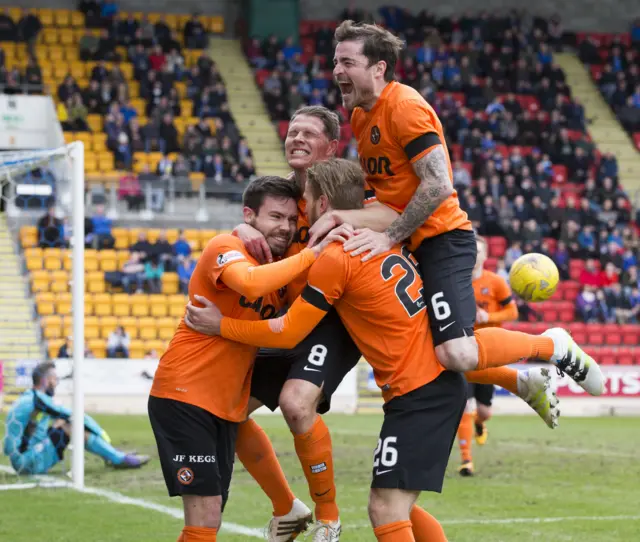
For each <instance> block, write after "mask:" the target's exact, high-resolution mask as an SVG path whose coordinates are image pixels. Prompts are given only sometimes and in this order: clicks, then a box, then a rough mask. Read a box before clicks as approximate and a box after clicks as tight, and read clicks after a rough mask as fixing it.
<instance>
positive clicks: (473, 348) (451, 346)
mask: <svg viewBox="0 0 640 542" xmlns="http://www.w3.org/2000/svg"><path fill="white" fill-rule="evenodd" d="M436 355H437V356H438V361H439V362H440V363H441V364H442V366H443V367H445V368H446V369H449V370H450V371H456V372H459V373H464V372H466V371H473V370H475V369H476V368H477V366H478V345H477V344H476V342H475V339H474V338H473V337H463V338H460V339H452V340H450V341H447V342H445V343H442V344H439V345H438V346H436Z"/></svg>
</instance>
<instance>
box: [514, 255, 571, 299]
mask: <svg viewBox="0 0 640 542" xmlns="http://www.w3.org/2000/svg"><path fill="white" fill-rule="evenodd" d="M559 280H560V276H559V274H558V268H557V267H556V264H555V263H553V260H552V259H551V258H549V257H547V256H545V255H544V254H536V253H532V254H524V255H522V256H520V257H519V258H518V259H517V260H516V261H515V262H513V265H512V266H511V271H510V272H509V283H510V284H511V289H512V290H513V291H514V293H515V294H516V295H517V296H518V297H520V298H522V299H524V300H525V301H545V300H547V299H549V298H550V297H551V296H552V295H553V294H554V292H555V291H556V288H557V287H558V281H559Z"/></svg>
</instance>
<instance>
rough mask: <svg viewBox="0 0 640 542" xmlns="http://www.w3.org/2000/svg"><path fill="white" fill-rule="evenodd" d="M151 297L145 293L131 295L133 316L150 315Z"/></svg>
mask: <svg viewBox="0 0 640 542" xmlns="http://www.w3.org/2000/svg"><path fill="white" fill-rule="evenodd" d="M148 314H149V297H148V296H147V295H145V294H135V295H132V296H131V316H148Z"/></svg>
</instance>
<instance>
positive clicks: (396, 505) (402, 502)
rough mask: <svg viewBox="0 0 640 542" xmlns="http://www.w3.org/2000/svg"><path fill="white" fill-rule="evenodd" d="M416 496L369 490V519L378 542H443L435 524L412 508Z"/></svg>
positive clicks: (375, 489)
mask: <svg viewBox="0 0 640 542" xmlns="http://www.w3.org/2000/svg"><path fill="white" fill-rule="evenodd" d="M419 494H420V492H419V491H407V490H404V489H382V488H372V489H371V492H370V493H369V519H370V520H371V525H372V526H373V532H374V534H375V535H376V539H377V540H378V542H413V541H416V540H417V541H421V542H426V541H429V542H446V540H447V539H446V537H445V536H444V531H443V530H442V527H441V526H440V524H439V523H438V521H437V520H435V518H433V516H431V515H429V514H427V513H426V512H425V511H424V510H422V509H420V508H419V507H415V502H416V499H417V498H418V495H419ZM414 519H415V523H413V520H414ZM412 523H413V524H412Z"/></svg>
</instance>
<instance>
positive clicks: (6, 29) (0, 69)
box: [0, 8, 43, 94]
mask: <svg viewBox="0 0 640 542" xmlns="http://www.w3.org/2000/svg"><path fill="white" fill-rule="evenodd" d="M41 31H42V23H41V22H40V20H39V19H38V16H37V15H35V14H34V13H31V12H29V11H28V10H26V9H23V10H22V11H21V13H20V18H19V19H18V20H14V19H13V18H12V17H11V14H10V13H9V9H8V8H3V9H2V11H0V42H15V43H24V44H26V46H27V51H28V55H29V60H28V63H27V66H26V67H25V68H24V71H23V72H21V71H20V69H19V68H18V67H17V66H12V67H10V66H8V65H7V58H6V54H5V51H4V50H3V49H2V47H0V89H1V91H2V93H3V94H20V93H24V92H26V93H28V94H40V93H42V91H43V83H42V71H41V70H40V67H39V66H38V61H37V58H36V54H35V44H36V40H37V39H38V36H39V34H40V32H41Z"/></svg>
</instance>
